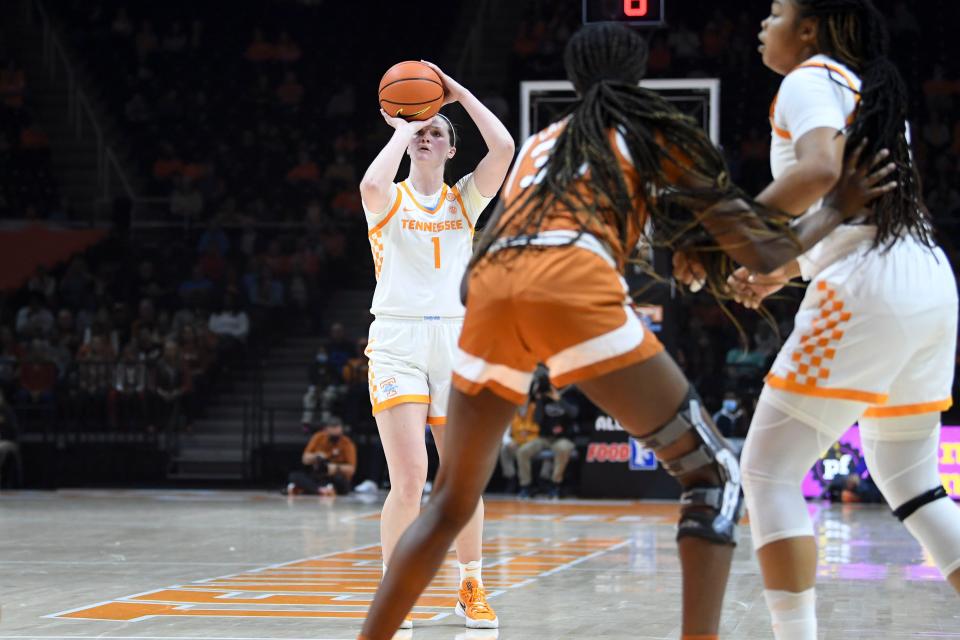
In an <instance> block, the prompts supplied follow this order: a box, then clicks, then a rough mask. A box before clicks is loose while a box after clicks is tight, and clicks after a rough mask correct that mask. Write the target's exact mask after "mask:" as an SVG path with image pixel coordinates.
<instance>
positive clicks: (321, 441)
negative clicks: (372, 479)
mask: <svg viewBox="0 0 960 640" xmlns="http://www.w3.org/2000/svg"><path fill="white" fill-rule="evenodd" d="M302 461H303V464H304V466H305V467H306V469H303V470H299V471H291V472H290V477H289V482H288V484H287V489H286V493H287V495H298V494H301V493H306V494H314V495H316V494H319V495H322V496H332V495H335V494H336V495H341V496H342V495H346V494H348V493H350V486H351V485H350V482H351V480H352V479H353V474H354V472H355V471H356V469H357V447H356V445H354V443H353V441H352V440H351V439H350V438H348V437H347V436H345V435H344V434H343V423H342V422H341V420H340V419H339V418H337V417H333V416H331V417H329V418H327V419H326V421H325V422H324V427H323V429H322V430H321V431H318V432H317V433H315V434H314V435H313V437H312V438H310V442H309V443H307V447H306V448H305V449H304V450H303V458H302Z"/></svg>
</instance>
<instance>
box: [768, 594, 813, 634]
mask: <svg viewBox="0 0 960 640" xmlns="http://www.w3.org/2000/svg"><path fill="white" fill-rule="evenodd" d="M763 598H764V600H766V601H767V609H769V610H770V617H771V618H772V620H773V637H774V638H776V640H817V593H816V590H815V589H807V590H806V591H801V592H800V593H793V592H791V591H770V590H767V589H764V591H763Z"/></svg>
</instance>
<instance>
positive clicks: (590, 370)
mask: <svg viewBox="0 0 960 640" xmlns="http://www.w3.org/2000/svg"><path fill="white" fill-rule="evenodd" d="M644 331H645V332H646V331H648V329H647V328H644ZM650 342H651V341H648V340H647V335H644V340H643V342H641V343H640V344H638V345H637V346H636V347H634V348H633V349H631V350H630V351H628V352H626V353H621V354H620V355H618V356H614V357H612V358H607V359H606V360H601V361H599V362H594V363H592V364H588V365H587V366H585V367H580V368H579V369H574V370H573V371H567V372H566V373H563V374H561V375H559V376H557V377H556V378H552V380H551V381H552V382H553V384H554V386H556V387H565V386H567V385H568V384H576V383H578V382H582V381H584V380H589V379H591V378H596V377H598V376H602V375H604V374H607V373H610V372H612V371H618V370H620V369H624V368H626V367H629V366H630V365H632V364H637V363H640V362H646V361H647V360H649V359H650V358H652V357H654V356H655V355H657V354H658V353H660V352H661V351H663V345H662V344H660V342H656V343H655V344H651V343H650Z"/></svg>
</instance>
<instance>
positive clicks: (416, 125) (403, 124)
mask: <svg viewBox="0 0 960 640" xmlns="http://www.w3.org/2000/svg"><path fill="white" fill-rule="evenodd" d="M380 115H381V116H383V119H384V120H385V121H386V123H387V124H388V125H390V126H391V127H393V128H394V129H396V130H397V131H407V132H409V133H410V135H411V136H412V135H414V134H415V133H417V132H418V131H420V129H423V127H424V126H426V124H427V123H425V122H423V121H422V120H410V121H408V120H404V119H403V118H400V117H396V118H395V117H393V116H391V115H390V114H389V113H387V112H386V111H384V110H383V109H380Z"/></svg>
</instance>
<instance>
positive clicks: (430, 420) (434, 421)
mask: <svg viewBox="0 0 960 640" xmlns="http://www.w3.org/2000/svg"><path fill="white" fill-rule="evenodd" d="M427 424H429V425H432V426H435V427H442V426H444V425H446V424H447V416H427Z"/></svg>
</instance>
